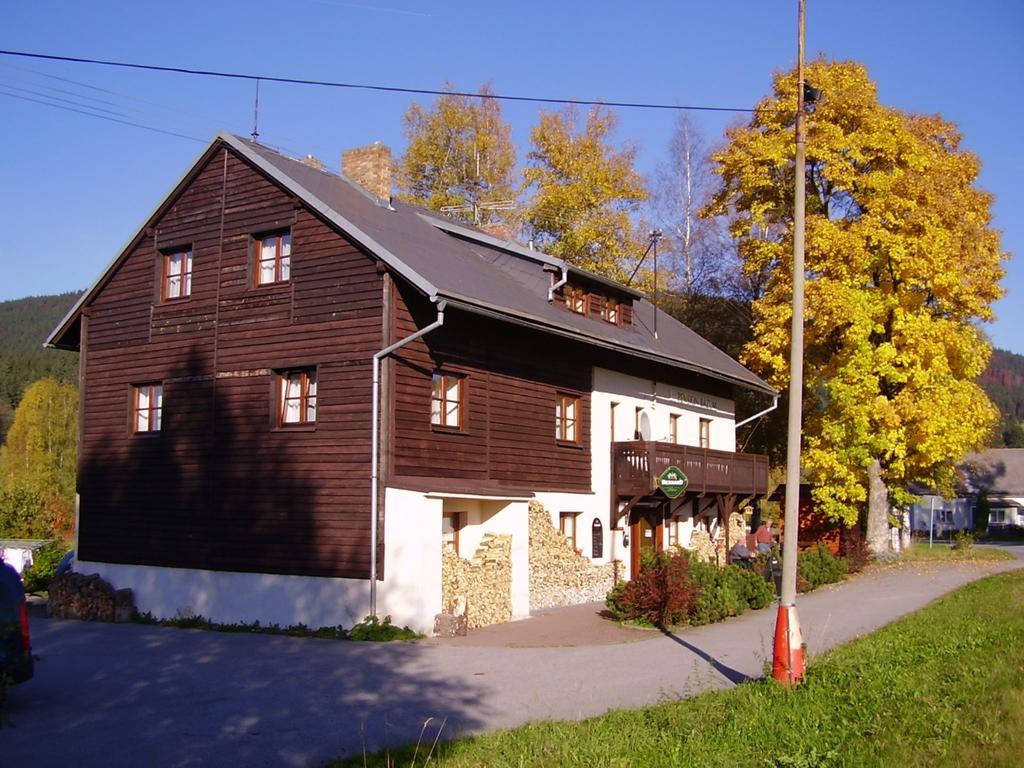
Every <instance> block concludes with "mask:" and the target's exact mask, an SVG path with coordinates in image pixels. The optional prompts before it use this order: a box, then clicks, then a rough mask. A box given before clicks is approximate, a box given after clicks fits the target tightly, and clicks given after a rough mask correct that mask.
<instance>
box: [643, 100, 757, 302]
mask: <svg viewBox="0 0 1024 768" xmlns="http://www.w3.org/2000/svg"><path fill="white" fill-rule="evenodd" d="M715 181H716V179H715V175H714V173H713V170H712V162H711V152H710V147H709V146H708V142H707V140H706V139H705V137H704V134H703V133H702V132H701V130H700V128H699V127H698V126H697V125H695V124H694V122H693V120H692V119H691V118H690V116H689V115H688V114H685V113H683V114H681V115H680V116H679V119H678V120H677V121H676V125H675V129H674V130H673V132H672V138H671V139H670V141H669V147H668V157H667V159H666V160H665V161H664V162H662V163H660V164H659V165H658V168H657V170H656V172H655V175H654V183H653V184H652V185H651V211H652V214H653V216H654V220H655V221H656V222H657V224H658V226H659V227H660V228H661V229H662V231H663V232H664V233H665V241H664V243H663V246H662V247H663V248H664V252H665V253H664V257H665V261H666V262H667V264H668V266H669V268H670V269H671V270H672V273H673V274H672V279H671V281H670V287H671V288H673V289H675V290H676V291H678V292H680V293H681V294H683V296H698V295H703V296H707V295H723V294H726V293H730V292H731V290H730V288H731V284H732V282H733V281H734V277H735V276H737V273H738V264H737V260H736V254H735V246H734V244H733V243H732V242H731V241H730V240H729V238H728V233H727V232H726V229H725V226H724V218H723V217H710V216H703V217H702V216H700V211H701V209H702V208H704V207H705V206H706V205H707V204H708V202H709V201H710V199H711V196H712V194H713V193H714V191H715V187H716V186H717V185H716V183H715Z"/></svg>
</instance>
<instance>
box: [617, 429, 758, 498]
mask: <svg viewBox="0 0 1024 768" xmlns="http://www.w3.org/2000/svg"><path fill="white" fill-rule="evenodd" d="M673 465H674V466H676V467H679V469H681V470H683V473H684V474H685V475H686V477H687V479H688V480H689V485H687V488H686V492H687V493H696V494H700V495H703V494H719V493H724V494H735V495H736V496H740V497H743V496H757V495H764V494H766V493H767V492H768V457H767V456H763V455H761V454H755V453H731V452H730V451H713V450H711V449H708V448H695V447H694V446H692V445H677V444H675V443H658V442H653V441H644V440H634V441H630V442H625V443H614V444H613V445H612V473H613V475H612V481H613V483H614V486H613V487H614V493H615V495H616V496H637V495H641V494H644V495H646V494H649V493H653V492H654V491H655V489H657V487H658V477H659V476H660V475H661V473H662V472H664V471H665V470H666V469H668V468H669V467H670V466H673Z"/></svg>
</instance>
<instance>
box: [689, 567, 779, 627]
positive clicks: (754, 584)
mask: <svg viewBox="0 0 1024 768" xmlns="http://www.w3.org/2000/svg"><path fill="white" fill-rule="evenodd" d="M692 575H693V578H694V581H696V582H697V584H698V585H699V586H700V592H699V594H698V597H697V600H696V602H695V603H694V607H693V610H692V611H691V612H690V616H689V618H688V621H689V623H690V624H693V625H700V624H712V623H714V622H716V621H722V620H723V619H727V618H729V617H730V616H738V615H739V614H741V613H743V612H744V611H746V610H747V609H749V608H753V609H755V610H756V609H758V608H764V607H765V606H766V605H769V604H770V603H771V602H772V601H773V600H774V599H775V590H774V589H773V588H772V586H771V584H769V583H768V582H767V581H765V580H764V579H763V578H762V577H761V576H759V575H758V574H757V573H755V572H754V571H752V570H748V569H746V568H740V567H738V566H735V565H727V566H725V567H724V568H720V567H719V566H717V565H714V564H712V563H694V564H693V565H692Z"/></svg>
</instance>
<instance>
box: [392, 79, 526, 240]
mask: <svg viewBox="0 0 1024 768" xmlns="http://www.w3.org/2000/svg"><path fill="white" fill-rule="evenodd" d="M492 94H493V90H492V89H491V87H490V86H489V85H486V84H485V85H483V86H481V88H480V95H479V96H477V97H471V96H459V95H456V94H453V93H450V94H445V95H442V96H440V97H439V98H438V99H437V101H435V102H434V105H433V107H431V108H429V109H425V108H424V107H422V106H420V105H419V104H416V103H414V104H412V106H410V107H409V109H408V110H407V111H406V113H405V117H404V121H405V135H406V138H408V140H409V145H408V147H407V148H406V151H405V154H404V155H402V157H401V158H400V159H399V161H398V168H397V171H398V173H397V181H398V188H399V194H398V196H399V197H400V198H401V199H403V200H406V201H408V202H412V203H416V204H418V205H422V206H424V207H426V208H430V209H432V210H435V211H441V212H444V213H446V214H448V215H451V216H452V217H454V218H458V219H462V220H464V221H467V222H469V223H471V224H488V223H491V222H493V221H496V220H501V219H507V218H509V217H510V214H509V213H507V211H511V210H512V205H511V201H514V200H515V198H516V197H517V189H516V183H515V175H514V171H515V164H516V151H515V146H514V145H513V143H512V128H511V126H510V125H509V124H508V123H507V122H505V121H504V120H503V119H502V116H501V102H500V101H498V100H497V99H493V98H489V96H491V95H492Z"/></svg>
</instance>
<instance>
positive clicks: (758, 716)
mask: <svg viewBox="0 0 1024 768" xmlns="http://www.w3.org/2000/svg"><path fill="white" fill-rule="evenodd" d="M1022 649H1024V571H1015V572H1011V573H1007V574H1003V575H999V576H993V577H990V578H987V579H984V580H982V581H978V582H975V583H973V584H970V585H968V586H966V587H964V588H963V589H961V590H959V591H958V592H956V593H954V594H952V595H950V596H948V597H946V598H943V599H941V600H939V601H937V602H935V603H933V604H932V605H930V606H928V607H927V608H925V609H924V610H922V611H919V612H918V613H916V614H913V615H912V616H908V617H906V618H904V619H902V620H900V621H898V622H895V623H893V624H891V625H889V626H888V627H885V628H883V629H881V630H879V631H877V632H875V633H873V634H871V635H869V636H867V637H865V638H862V639H860V640H856V641H854V642H852V643H849V644H848V645H845V646H843V647H841V648H838V649H835V650H833V651H832V652H830V653H828V654H825V655H823V656H821V657H818V658H817V659H815V661H814V663H813V664H811V666H810V669H809V670H808V674H807V679H806V682H805V684H804V685H803V686H801V687H800V688H799V689H798V690H795V691H786V690H784V689H782V688H781V687H779V686H777V685H776V684H774V683H772V682H770V681H758V682H753V683H747V684H744V685H741V686H739V687H737V688H734V689H731V690H728V691H722V692H715V693H707V694H704V695H702V696H698V697H696V698H693V699H688V700H685V701H679V702H673V703H668V704H663V705H660V706H656V707H650V708H647V709H642V710H631V711H626V710H621V711H614V712H610V713H608V714H607V715H604V716H602V717H598V718H594V719H591V720H586V721H583V722H579V723H568V722H541V723H535V724H532V725H528V726H525V727H522V728H517V729H515V730H512V731H503V732H498V733H493V734H489V735H486V736H481V737H478V738H472V739H463V740H459V741H455V742H452V743H447V744H439V745H437V746H436V747H434V748H433V750H432V753H431V754H430V757H429V760H425V755H426V754H427V753H428V752H429V751H430V750H431V745H430V744H423V745H420V747H419V750H418V754H417V755H416V757H415V759H414V758H413V755H414V751H415V748H414V747H409V748H406V749H404V750H391V751H390V752H382V753H378V754H375V755H368V756H365V757H363V756H359V757H356V758H354V759H350V760H348V761H345V762H339V763H335V764H334V765H336V766H362V765H370V766H396V767H401V766H424V765H444V766H467V767H468V766H473V767H474V768H475V767H476V766H509V767H512V766H515V767H516V768H519V767H520V766H529V767H530V768H532V767H533V766H552V767H553V768H554V767H556V766H558V767H561V766H580V767H581V768H582V767H583V766H586V767H587V768H592V767H593V766H623V767H624V766H645V767H646V766H730V767H731V766H758V767H761V768H765V767H771V766H800V767H805V766H806V767H807V768H810V767H811V766H898V767H899V768H910V766H958V767H959V766H965V767H966V768H979V767H980V766H1007V767H1009V766H1018V765H1021V764H1022V762H1024V652H1022Z"/></svg>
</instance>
